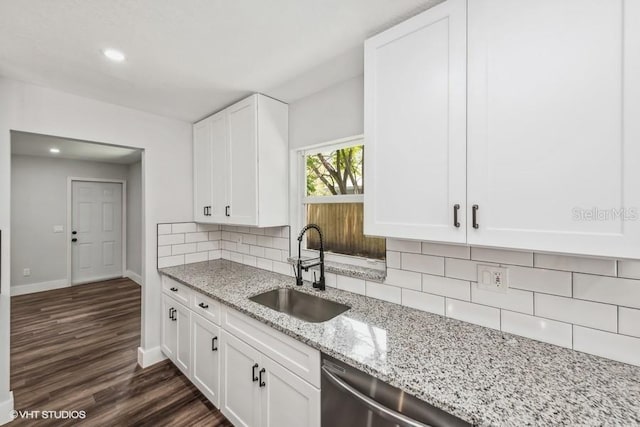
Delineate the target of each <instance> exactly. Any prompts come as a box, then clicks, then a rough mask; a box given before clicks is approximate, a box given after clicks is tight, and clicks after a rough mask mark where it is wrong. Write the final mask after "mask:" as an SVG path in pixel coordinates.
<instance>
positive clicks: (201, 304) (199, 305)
mask: <svg viewBox="0 0 640 427" xmlns="http://www.w3.org/2000/svg"><path fill="white" fill-rule="evenodd" d="M198 307H200V308H204V309H205V310H206V309H207V308H209V306H208V305H207V304H205V303H203V302H201V303H200V304H198Z"/></svg>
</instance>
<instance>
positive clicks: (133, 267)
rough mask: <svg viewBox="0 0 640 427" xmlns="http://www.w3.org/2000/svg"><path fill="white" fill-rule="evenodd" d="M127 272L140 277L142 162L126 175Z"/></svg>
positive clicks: (132, 167)
mask: <svg viewBox="0 0 640 427" xmlns="http://www.w3.org/2000/svg"><path fill="white" fill-rule="evenodd" d="M126 268H127V272H130V273H133V274H136V275H138V276H142V162H137V163H133V164H131V165H129V168H128V174H127V267H126Z"/></svg>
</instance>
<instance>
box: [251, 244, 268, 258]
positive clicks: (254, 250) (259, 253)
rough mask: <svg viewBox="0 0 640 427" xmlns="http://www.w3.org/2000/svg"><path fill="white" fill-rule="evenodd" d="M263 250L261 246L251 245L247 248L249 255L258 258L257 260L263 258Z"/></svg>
mask: <svg viewBox="0 0 640 427" xmlns="http://www.w3.org/2000/svg"><path fill="white" fill-rule="evenodd" d="M264 249H265V248H263V247H262V246H253V245H251V246H250V247H249V254H251V255H253V256H255V257H258V258H264Z"/></svg>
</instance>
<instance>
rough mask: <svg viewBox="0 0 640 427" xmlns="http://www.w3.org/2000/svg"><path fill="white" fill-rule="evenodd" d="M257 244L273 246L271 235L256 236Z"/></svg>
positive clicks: (267, 246)
mask: <svg viewBox="0 0 640 427" xmlns="http://www.w3.org/2000/svg"><path fill="white" fill-rule="evenodd" d="M257 244H258V245H259V246H264V247H265V248H271V247H273V237H271V236H257Z"/></svg>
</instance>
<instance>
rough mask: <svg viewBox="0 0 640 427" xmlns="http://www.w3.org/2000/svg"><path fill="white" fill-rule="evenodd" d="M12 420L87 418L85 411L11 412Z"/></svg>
mask: <svg viewBox="0 0 640 427" xmlns="http://www.w3.org/2000/svg"><path fill="white" fill-rule="evenodd" d="M10 415H11V418H12V419H14V420H15V419H16V418H20V419H25V420H83V419H85V418H86V417H87V412H86V411H33V410H21V411H11V413H10Z"/></svg>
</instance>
